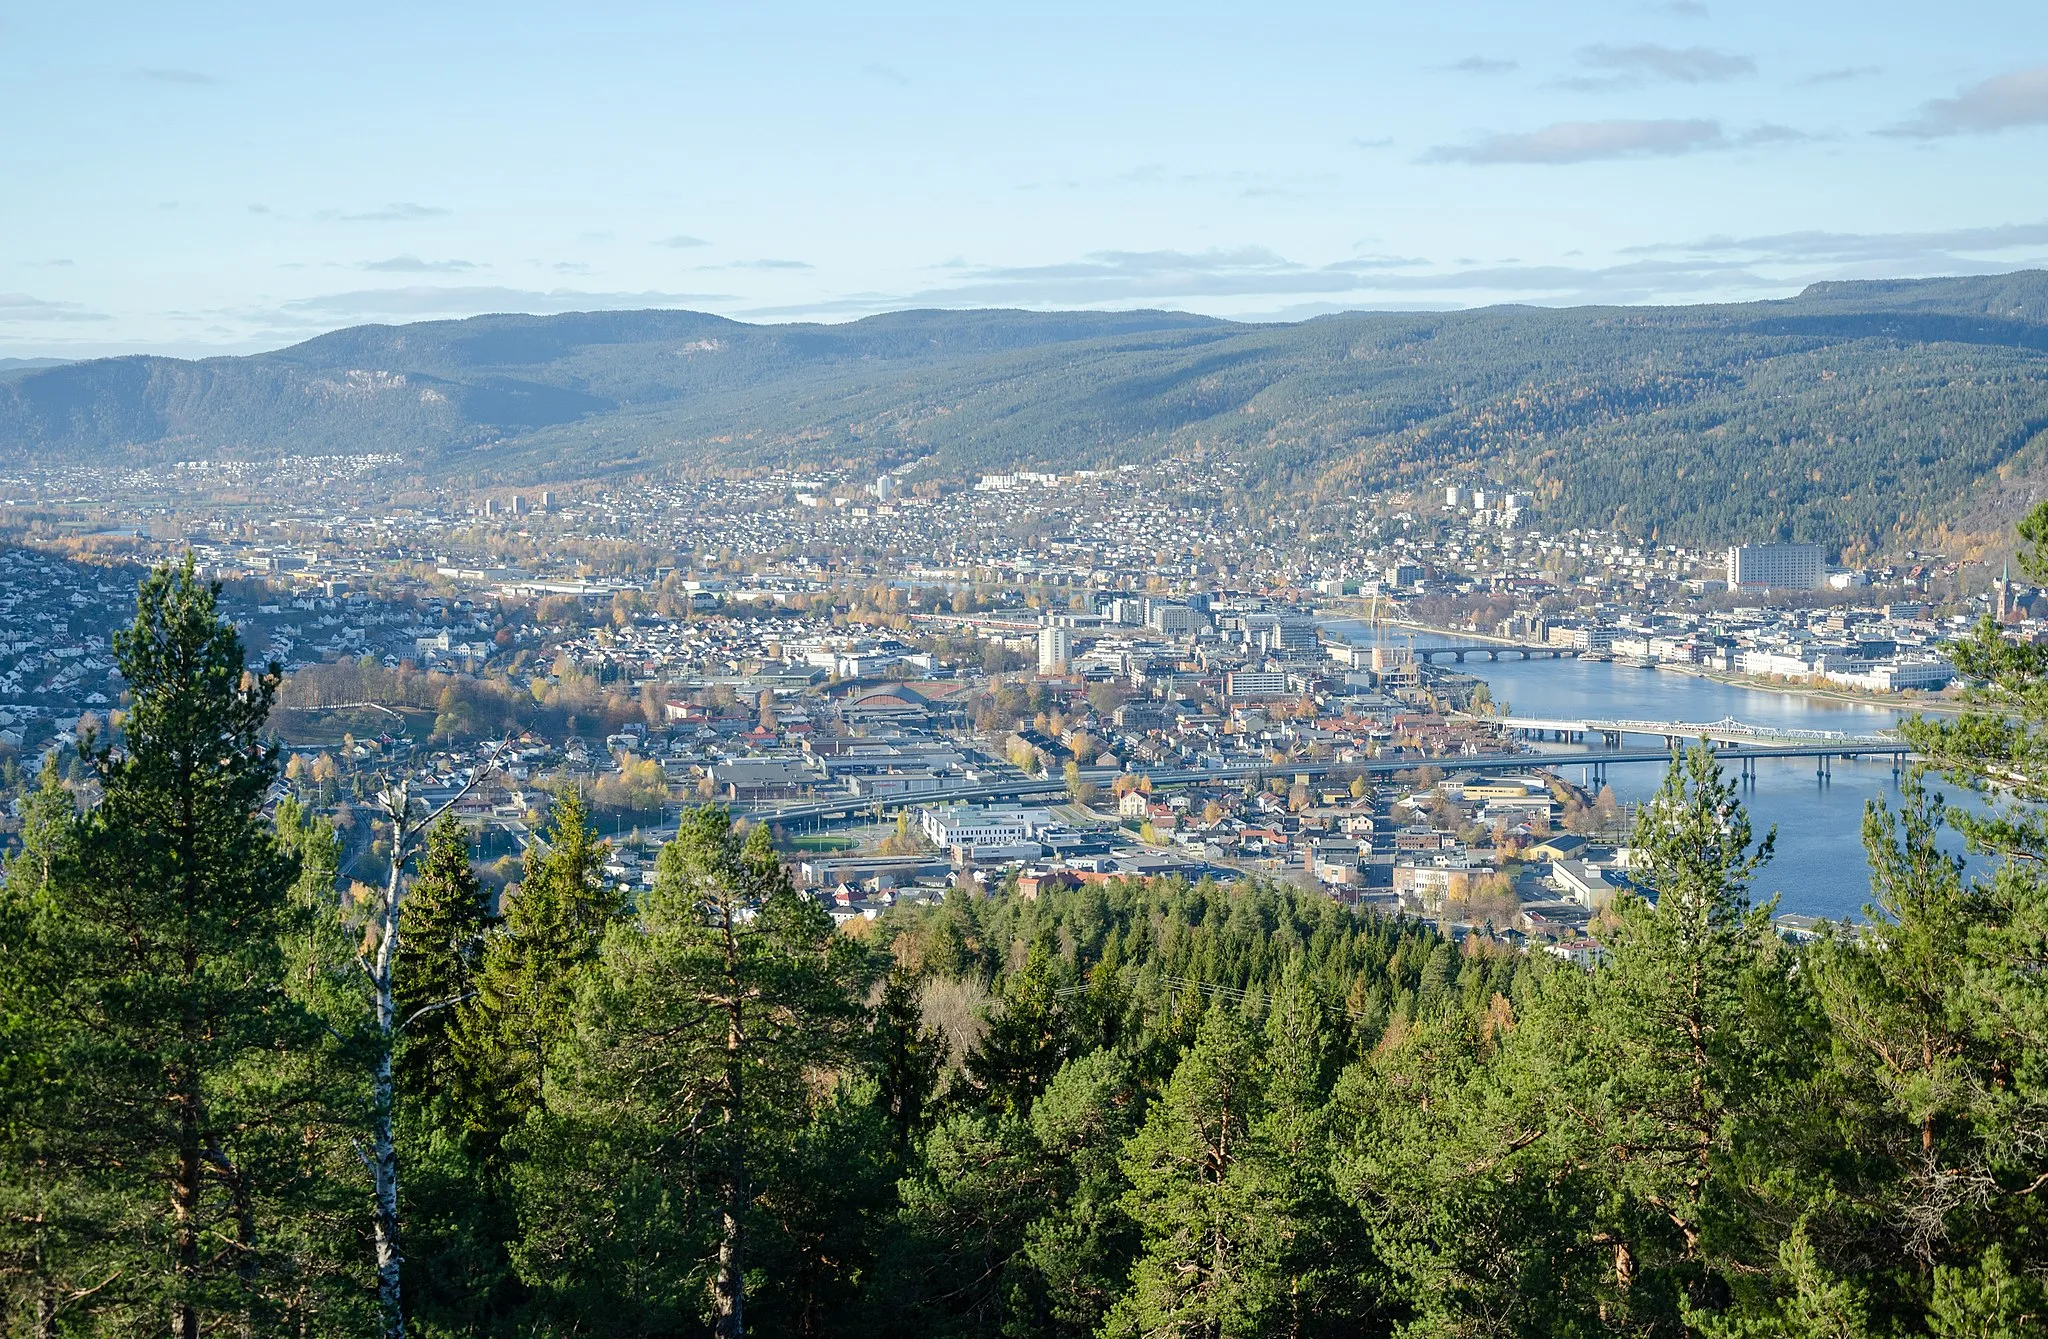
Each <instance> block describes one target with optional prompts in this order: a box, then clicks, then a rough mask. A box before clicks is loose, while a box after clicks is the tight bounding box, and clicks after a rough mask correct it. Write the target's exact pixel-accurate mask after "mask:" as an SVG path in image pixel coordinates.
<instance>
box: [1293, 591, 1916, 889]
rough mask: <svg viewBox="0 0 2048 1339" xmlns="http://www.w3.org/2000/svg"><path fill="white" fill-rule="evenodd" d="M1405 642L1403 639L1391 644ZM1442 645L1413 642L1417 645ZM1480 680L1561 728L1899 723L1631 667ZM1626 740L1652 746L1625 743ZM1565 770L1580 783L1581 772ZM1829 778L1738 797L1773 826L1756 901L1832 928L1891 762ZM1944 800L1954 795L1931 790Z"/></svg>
mask: <svg viewBox="0 0 2048 1339" xmlns="http://www.w3.org/2000/svg"><path fill="white" fill-rule="evenodd" d="M1325 626H1327V627H1328V628H1329V629H1330V631H1331V633H1332V634H1333V635H1335V636H1337V637H1339V638H1342V639H1345V640H1353V641H1363V640H1368V639H1369V638H1370V636H1371V633H1370V632H1369V630H1368V629H1366V628H1365V626H1364V625H1363V624H1360V623H1358V622H1356V621H1355V620H1335V619H1333V620H1329V621H1328V622H1327V623H1326V625H1325ZM1398 640H1399V642H1400V643H1401V644H1404V645H1405V644H1406V642H1407V634H1406V633H1402V634H1401V635H1400V637H1399V638H1398ZM1446 640H1447V639H1444V638H1436V637H1431V636H1426V635H1423V634H1420V633H1418V634H1416V638H1415V644H1416V645H1417V646H1428V645H1431V644H1432V643H1434V644H1437V645H1442V644H1444V643H1445V641H1446ZM1458 668H1461V669H1462V670H1463V671H1464V672H1465V673H1467V674H1472V675H1476V676H1478V677H1479V678H1481V679H1484V680H1485V681H1486V684H1487V687H1488V688H1489V689H1490V690H1491V691H1492V693H1493V698H1494V701H1495V702H1496V703H1498V704H1505V705H1506V706H1507V707H1508V708H1510V709H1511V710H1512V711H1513V712H1515V713H1516V714H1519V715H1529V716H1548V717H1553V718H1563V719H1583V718H1585V717H1589V716H1590V717H1602V718H1607V719H1626V720H1657V721H1690V722H1695V723H1702V722H1707V721H1718V720H1722V719H1724V718H1727V717H1733V718H1734V719H1736V720H1738V721H1745V722H1748V723H1750V724H1755V725H1775V726H1790V727H1796V728H1800V729H1809V730H1840V731H1844V732H1847V733H1850V734H1863V733H1868V732H1871V731H1876V730H1883V729H1888V728H1890V727H1891V726H1892V725H1893V724H1894V723H1895V722H1897V720H1898V719H1899V717H1900V715H1901V713H1900V712H1898V711H1895V710H1893V709H1892V708H1890V707H1882V706H1876V705H1871V704H1862V703H1851V702H1836V701H1829V700H1826V699H1821V698H1809V697H1804V696H1800V695H1797V694H1792V693H1776V692H1768V691H1765V690H1763V689H1757V688H1744V687H1740V686H1738V685H1734V684H1726V683H1718V682H1716V681H1714V680H1712V679H1705V678H1699V677H1697V676H1694V675H1690V674H1681V673H1676V672H1673V671H1668V670H1652V669H1637V668H1634V667H1631V666H1626V665H1616V664H1612V663H1606V664H1601V663H1587V662H1583V661H1578V660H1571V659H1566V660H1527V661H1525V660H1502V661H1498V662H1494V661H1488V660H1486V659H1484V658H1483V657H1469V658H1468V659H1467V660H1466V662H1465V664H1464V665H1462V666H1460V667H1458ZM1629 742H1630V743H1631V744H1633V745H1638V746H1640V745H1642V744H1644V743H1648V742H1651V741H1649V740H1646V739H1644V738H1641V737H1636V736H1631V737H1630V740H1629ZM1559 770H1560V772H1561V773H1562V774H1563V775H1564V776H1566V777H1568V778H1570V779H1571V780H1574V781H1577V780H1579V779H1580V776H1579V772H1580V769H1579V768H1577V767H1572V766H1567V767H1563V768H1560V769H1559ZM1832 771H1833V776H1832V778H1831V779H1825V780H1823V779H1819V778H1816V777H1815V775H1814V764H1813V760H1812V759H1810V758H1788V759H1783V760H1767V761H1762V762H1759V763H1758V764H1757V775H1756V781H1755V784H1754V785H1753V786H1750V787H1748V788H1745V790H1744V792H1743V798H1744V801H1745V803H1747V804H1748V806H1749V810H1750V817H1751V819H1752V821H1753V822H1754V823H1755V825H1756V828H1757V830H1758V832H1759V833H1761V832H1763V831H1764V830H1765V829H1768V828H1769V827H1771V826H1773V825H1775V826H1776V827H1777V830H1778V840H1777V853H1776V855H1775V856H1774V857H1773V858H1772V860H1771V862H1770V864H1769V865H1767V866H1765V867H1764V869H1763V870H1762V871H1760V872H1759V874H1758V876H1757V879H1756V882H1755V888H1754V895H1755V897H1756V899H1757V900H1758V901H1761V900H1763V899H1764V898H1766V897H1769V896H1770V895H1772V894H1774V893H1775V894H1777V895H1778V898H1779V905H1778V910H1779V911H1781V912H1798V913H1802V914H1804V915H1809V916H1826V917H1829V918H1831V919H1840V918H1842V917H1845V916H1846V917H1858V918H1860V913H1861V911H1862V908H1863V905H1864V903H1865V902H1867V901H1868V900H1869V897H1870V867H1869V865H1868V864H1867V863H1866V862H1865V860H1864V856H1863V834H1862V826H1863V809H1864V805H1865V804H1866V803H1867V802H1868V801H1870V800H1872V799H1877V798H1885V799H1888V800H1889V801H1891V802H1892V803H1894V804H1896V802H1897V799H1898V788H1897V786H1896V785H1895V784H1894V783H1893V780H1892V766H1891V762H1890V760H1888V759H1870V760H1856V761H1851V760H1848V759H1842V758H1838V759H1835V760H1834V762H1833V763H1832ZM1660 780H1662V772H1661V770H1660V769H1659V768H1657V767H1656V766H1654V765H1650V764H1642V763H1631V764H1627V765H1623V766H1615V767H1610V768H1609V769H1608V770H1607V781H1608V784H1609V785H1611V786H1612V787H1614V793H1615V795H1616V797H1617V798H1619V799H1622V800H1641V799H1644V798H1646V797H1647V796H1649V795H1650V794H1651V793H1652V792H1654V791H1655V790H1656V788H1657V784H1658V782H1659V781H1660ZM1937 788H1938V789H1942V790H1943V791H1944V792H1946V791H1947V790H1949V789H1952V788H1949V787H1937Z"/></svg>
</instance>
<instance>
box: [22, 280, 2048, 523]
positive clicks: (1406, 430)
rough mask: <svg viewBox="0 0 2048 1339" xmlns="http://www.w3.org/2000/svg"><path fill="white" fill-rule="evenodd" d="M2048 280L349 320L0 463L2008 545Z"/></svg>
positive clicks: (154, 377)
mask: <svg viewBox="0 0 2048 1339" xmlns="http://www.w3.org/2000/svg"><path fill="white" fill-rule="evenodd" d="M2044 430H2048V273H2043V272H2039V271H2028V272H2022V273H2017V274H2011V275H2003V276H1992V277H1977V278H1961V279H1932V280H1916V281H1879V282H1858V283H1828V284H1817V285H1814V286H1813V287H1811V288H1809V289H1808V290H1806V291H1805V292H1804V293H1802V294H1800V295H1799V296H1798V297H1795V298H1791V299H1787V300H1784V301H1776V302H1758V303H1745V304H1737V305H1722V306H1700V307H1624V308H1616V307H1582V308H1570V309H1544V308H1526V307H1495V308H1486V309H1482V310H1476V311H1465V312H1451V313H1389V312H1372V313H1347V314H1344V315H1338V316H1329V317H1321V318H1317V319H1315V320H1310V321H1304V322H1300V323H1295V324H1276V325H1246V324H1241V323H1233V322H1227V321H1219V320H1212V319H1209V318H1204V317H1198V316H1189V315H1184V314H1178V313H1169V312H1124V313H1087V312H1069V313H1027V312H1017V311H969V312H937V311H920V312H898V313H893V314H890V315H885V316H877V317H872V318H869V319H867V320H863V321H857V322H853V323H850V324H846V325H836V326H828V325H781V326H761V325H747V324H743V323H740V322H735V321H729V320H725V319H723V318H720V317H715V316H709V315H703V314H699V313H692V312H671V311H646V312H604V313H583V314H574V315H567V316H552V317H532V316H486V317H478V318H475V319H472V320H467V321H443V322H429V323H423V324H417V325H410V326H400V327H391V326H364V327H358V328H355V329H350V330H342V331H337V332H335V333H333V334H329V335H324V336H321V337H320V338H317V339H313V340H309V341H307V342H306V343H304V344H300V345H296V346H294V347H292V348H288V349H283V350H279V351H277V352H274V353H267V354H259V355H255V356H251V357H246V358H217V359H206V360H203V361H198V362H186V361H180V360H175V359H167V358H119V359H103V360H96V361H90V362H82V363H74V364H68V365H64V366H58V367H50V368H40V369H14V370H0V462H4V461H5V460H7V459H10V458H11V459H15V460H20V459H25V458H30V457H33V458H35V459H38V460H44V461H78V462H84V461H105V460H129V459H132V460H160V459H167V458H180V457H189V456H194V455H219V454H243V453H248V454H258V453H270V452H277V451H285V450H298V451H314V452H347V451H369V450H379V451H391V450H396V451H399V452H402V453H405V454H406V455H407V456H408V457H410V458H412V459H414V460H416V461H417V462H418V463H419V465H420V466H421V468H422V469H424V470H426V471H428V472H430V473H442V474H446V475H448V476H450V477H453V478H456V479H460V480H465V481H467V480H481V481H529V482H530V481H537V480H542V479H566V478H574V477H585V476H591V475H599V474H606V473H620V472H638V471H644V470H652V469H661V468H666V467H669V466H674V465H680V466H685V467H687V466H689V465H692V464H696V463H702V462H706V461H711V462H715V463H718V464H721V465H724V464H732V463H764V464H765V463H773V464H781V463H793V464H801V463H806V462H814V461H833V462H842V461H849V460H854V461H861V460H866V461H871V462H874V463H878V464H879V463H888V464H902V463H905V462H907V461H910V460H913V459H924V460H927V461H928V465H927V468H929V469H932V470H935V471H942V472H952V473H964V472H968V471H972V470H975V469H990V468H998V467H1004V466H1012V465H1027V464H1043V465H1059V466H1069V467H1071V466H1074V465H1082V464H1091V463H1098V462H1110V461H1120V460H1131V459H1142V458H1145V457H1148V456H1151V455H1154V454H1157V453H1160V452H1162V451H1178V450H1192V449H1196V448H1202V449H1206V450H1210V451H1215V452H1219V453H1223V454H1227V455H1231V456H1236V457H1240V458H1243V459H1247V460H1249V461H1251V462H1253V464H1254V465H1255V467H1256V468H1255V471H1254V477H1255V478H1256V479H1258V480H1259V481H1261V482H1263V483H1265V484H1267V485H1270V486H1274V487H1291V488H1311V487H1339V488H1347V489H1348V488H1350V487H1352V486H1354V484H1355V483H1356V482H1358V481H1360V480H1363V481H1364V482H1365V483H1368V484H1380V483H1388V482H1398V481H1403V480H1407V481H1418V482H1419V481H1426V480H1429V479H1432V478H1435V477H1437V476H1439V475H1441V474H1443V473H1445V472H1446V471H1455V470H1459V469H1469V470H1470V471H1471V472H1472V473H1473V475H1474V476H1475V477H1490V478H1492V479H1494V480H1496V481H1498V482H1500V483H1504V484H1517V485H1521V486H1524V487H1526V488H1527V489H1528V490H1529V491H1531V492H1533V493H1534V494H1536V496H1537V497H1538V498H1539V499H1540V500H1541V503H1542V506H1543V509H1544V512H1545V514H1546V516H1548V517H1549V518H1550V519H1552V520H1553V521H1555V522H1560V523H1565V524H1577V523H1595V524H1603V525H1606V524H1613V523H1614V522H1616V521H1617V519H1618V520H1619V521H1620V523H1621V524H1623V525H1624V526H1625V527H1627V528H1629V529H1631V530H1633V531H1636V532H1638V533H1641V534H1644V535H1654V536H1656V537H1659V538H1663V539H1668V540H1697V541H1704V542H1717V541H1722V540H1725V539H1726V538H1728V537H1729V536H1730V535H1741V536H1743V537H1747V538H1767V537H1770V536H1773V535H1776V536H1782V537H1785V538H1801V539H1816V540H1821V541H1824V542H1828V543H1830V544H1835V545H1839V546H1844V547H1847V548H1849V549H1852V550H1853V549H1857V548H1860V547H1864V546H1867V545H1870V544H1875V543H1881V542H1883V541H1884V540H1886V539H1887V538H1890V537H1894V536H1895V535H1897V534H1898V533H1900V532H1904V533H1905V534H1907V535H1910V536H1924V535H1928V534H1932V533H1935V532H1938V531H1939V530H1941V529H1943V528H1945V527H1952V526H1956V525H1958V524H1962V525H1965V526H1968V527H1970V528H1974V529H1989V528H1991V527H1992V526H1995V525H2002V524H2003V523H2004V522H2005V521H2006V520H2007V519H2009V517H2010V514H2011V513H2012V512H2014V511H2016V510H2017V509H2019V507H2020V506H2022V505H2023V504H2024V503H2025V502H2026V501H2028V500H2030V499H2031V497H2032V495H2033V488H2034V483H2033V481H2034V480H2035V479H2036V478H2040V479H2042V480H2048V462H2044V461H2043V460H2042V456H2043V454H2044V452H2048V436H2044Z"/></svg>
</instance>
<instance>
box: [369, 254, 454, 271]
mask: <svg viewBox="0 0 2048 1339" xmlns="http://www.w3.org/2000/svg"><path fill="white" fill-rule="evenodd" d="M476 267H477V266H476V262H475V261H473V260H421V259H420V258H419V257H418V256H392V257H391V258H389V259H388V260H366V261H364V262H363V263H362V266H361V268H363V269H366V270H374V271H377V272H379V273H382V274H452V273H454V272H456V271H458V270H473V269H475V268H476Z"/></svg>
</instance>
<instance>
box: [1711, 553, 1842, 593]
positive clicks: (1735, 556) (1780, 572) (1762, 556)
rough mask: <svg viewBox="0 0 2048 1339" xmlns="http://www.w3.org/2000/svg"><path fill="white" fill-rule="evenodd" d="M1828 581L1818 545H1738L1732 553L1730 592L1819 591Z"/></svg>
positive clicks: (1729, 562)
mask: <svg viewBox="0 0 2048 1339" xmlns="http://www.w3.org/2000/svg"><path fill="white" fill-rule="evenodd" d="M1826 579H1827V563H1826V561H1825V560H1824V559H1823V557H1822V555H1821V547H1820V545H1818V544H1737V545H1735V546H1734V547H1733V548H1731V549H1729V550H1728V589H1730V590H1819V589H1820V588H1821V585H1822V583H1823V582H1825V581H1826Z"/></svg>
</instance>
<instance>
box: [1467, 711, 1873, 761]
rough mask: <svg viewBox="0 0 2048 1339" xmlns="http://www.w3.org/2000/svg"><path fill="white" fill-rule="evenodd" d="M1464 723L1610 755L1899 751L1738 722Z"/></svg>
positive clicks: (1516, 718) (1858, 737) (1844, 735)
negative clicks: (1631, 741) (1672, 750)
mask: <svg viewBox="0 0 2048 1339" xmlns="http://www.w3.org/2000/svg"><path fill="white" fill-rule="evenodd" d="M1466 719H1486V720H1490V721H1492V722H1493V723H1494V724H1495V725H1497V726H1499V727H1500V728H1501V729H1503V730H1507V731H1509V732H1511V733H1513V734H1517V735H1520V736H1521V737H1523V738H1524V739H1553V740H1557V741H1559V742H1562V743H1567V744H1578V743H1583V742H1584V741H1585V740H1587V739H1589V738H1591V737H1592V736H1594V735H1598V736H1599V737H1600V738H1601V740H1602V742H1604V743H1605V744H1606V745H1607V747H1608V748H1610V749H1618V748H1620V747H1621V746H1622V744H1623V742H1624V741H1625V739H1626V738H1627V736H1629V735H1651V736H1655V737H1656V738H1659V739H1662V740H1663V741H1664V744H1665V747H1667V748H1669V747H1672V746H1674V745H1677V744H1681V743H1685V742H1688V741H1690V740H1695V739H1706V740H1709V741H1711V742H1713V743H1715V744H1734V745H1754V746H1758V747H1790V746H1796V745H1819V746H1827V747H1841V748H1844V749H1848V748H1852V747H1854V746H1858V745H1862V746H1866V747H1867V748H1868V749H1871V750H1881V751H1887V752H1888V751H1890V749H1891V748H1893V747H1894V746H1899V737H1898V735H1897V734H1896V733H1894V732H1892V731H1879V732H1876V733H1872V734H1852V733H1850V732H1848V731H1845V730H1802V729H1798V728H1796V727H1793V726H1779V725H1752V724H1749V723H1747V722H1744V721H1738V720H1736V719H1735V718H1733V717H1732V716H1731V717H1723V718H1722V719H1720V720H1718V721H1646V720H1627V719H1608V718H1601V717H1585V718H1579V719H1574V718H1568V717H1550V716H1525V715H1519V714H1517V715H1513V716H1493V717H1484V718H1478V717H1467V718H1466Z"/></svg>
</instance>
